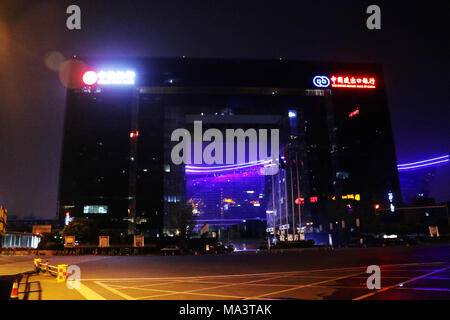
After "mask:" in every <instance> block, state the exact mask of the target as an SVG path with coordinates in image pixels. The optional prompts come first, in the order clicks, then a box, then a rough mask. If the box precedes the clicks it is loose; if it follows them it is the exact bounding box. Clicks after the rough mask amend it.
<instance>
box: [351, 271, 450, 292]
mask: <svg viewBox="0 0 450 320" xmlns="http://www.w3.org/2000/svg"><path fill="white" fill-rule="evenodd" d="M449 268H450V266H448V267H445V268H442V269H439V270H435V271H433V272H429V273H426V274H424V275H421V276H419V277H414V278H411V279H409V280H406V281H404V282H400V283H397V284H394V285H392V286H389V287H386V288H383V289H380V290H377V291H375V292H371V293H368V294H365V295H362V296H360V297H357V298H354V299H353V300H362V299H365V298H368V297H371V296H373V295H376V294H378V293H381V292H385V291H387V290H390V289H392V288H395V287H398V286H400V285H404V284H406V283H409V282H413V281H416V280H419V279H423V278H426V277H427V276H430V275H432V274H435V273H439V272H442V271H445V270H448V269H449Z"/></svg>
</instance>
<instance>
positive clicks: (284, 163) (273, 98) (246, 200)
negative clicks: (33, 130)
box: [59, 57, 401, 240]
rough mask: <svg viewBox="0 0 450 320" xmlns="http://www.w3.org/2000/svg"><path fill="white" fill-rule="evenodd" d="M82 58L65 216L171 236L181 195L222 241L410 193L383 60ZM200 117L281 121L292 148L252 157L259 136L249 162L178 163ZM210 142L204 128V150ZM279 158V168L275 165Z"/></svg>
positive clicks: (282, 137) (281, 234)
mask: <svg viewBox="0 0 450 320" xmlns="http://www.w3.org/2000/svg"><path fill="white" fill-rule="evenodd" d="M78 62H82V66H83V67H74V69H73V72H72V78H73V80H74V81H73V83H77V84H76V85H73V86H71V88H69V89H68V91H67V104H66V114H65V126H64V142H63V153H62V161H61V174H60V184H59V215H60V219H61V221H64V220H65V219H66V220H67V218H66V217H71V218H72V217H85V218H92V219H96V220H97V222H98V223H99V225H100V227H103V228H110V227H113V228H121V229H123V230H127V232H128V233H129V234H132V233H144V234H149V235H151V236H161V235H163V234H167V235H172V234H176V233H177V231H179V230H176V226H173V225H171V219H170V216H171V206H172V205H173V204H174V203H188V204H189V205H190V206H191V207H192V210H193V214H194V217H195V219H196V226H195V228H196V230H199V229H201V228H202V227H203V226H205V225H206V224H208V226H209V230H210V231H214V232H215V233H216V235H217V236H218V237H219V238H221V239H230V237H231V238H239V237H241V238H242V237H244V238H249V239H250V238H252V239H264V237H265V236H266V235H267V234H268V235H270V236H272V237H278V238H280V239H286V240H290V239H292V240H293V239H299V238H300V237H301V235H302V234H304V233H307V232H319V231H326V230H327V229H328V228H330V226H329V225H330V222H332V223H335V221H336V220H337V219H340V220H343V219H350V220H352V221H353V220H354V218H356V217H357V215H359V214H360V212H364V211H367V212H373V205H374V203H382V204H389V201H392V200H388V194H391V197H393V198H394V201H396V202H397V201H401V194H400V187H399V181H398V174H397V167H396V156H395V150H394V144H393V138H392V129H391V123H390V116H389V109H388V104H387V100H386V92H385V87H384V82H383V73H382V69H381V67H380V66H378V65H359V64H341V63H317V62H300V61H286V60H281V61H279V60H276V61H259V60H220V59H188V58H185V57H181V58H175V59H156V58H154V59H134V60H111V59H102V60H92V59H85V60H83V59H79V60H77V64H74V65H79V63H78ZM81 79H82V81H79V80H81ZM195 123H201V126H202V130H203V131H202V132H206V130H208V129H214V130H217V131H219V132H222V133H223V136H224V137H225V136H226V132H227V130H229V129H233V130H238V129H242V130H243V131H245V132H249V131H247V130H255V132H257V133H260V132H261V131H260V130H268V131H269V132H274V131H275V130H277V132H278V154H279V156H278V157H277V158H275V157H273V154H272V153H271V152H270V155H269V158H270V161H269V160H268V159H269V158H264V157H260V154H259V152H258V156H256V158H255V157H253V158H252V157H251V152H250V150H251V148H250V145H251V143H252V141H251V140H250V138H249V139H248V140H246V142H245V143H246V149H245V150H247V151H248V154H247V155H246V156H245V159H244V161H242V159H241V160H240V161H238V160H236V158H235V159H234V160H236V161H235V162H234V163H225V162H223V163H213V164H206V163H202V162H201V163H195V161H194V160H195V159H194V157H195V155H194V153H195V152H192V154H191V159H190V160H192V161H191V163H187V164H175V163H174V162H173V157H172V151H173V148H174V147H175V145H176V144H177V143H178V142H177V141H172V140H173V139H172V134H173V133H174V131H175V130H177V129H180V128H183V129H186V130H187V131H188V132H189V133H190V134H192V136H194V135H195V125H194V124H195ZM271 130H272V131H271ZM203 138H204V136H203ZM209 141H211V139H210V140H209ZM232 143H233V144H234V143H236V140H233V142H232ZM207 145H208V142H207V139H203V141H202V150H204V149H205V148H207ZM194 148H195V147H194ZM223 148H224V149H223V151H224V157H225V156H226V155H225V153H226V151H227V150H228V149H226V147H225V146H224V147H223ZM233 149H234V146H233ZM268 149H269V150H271V146H268ZM194 151H195V150H194ZM215 155H217V154H215ZM235 156H236V155H235ZM270 166H272V167H273V166H276V168H277V170H275V171H274V172H276V173H275V174H267V173H264V168H266V167H270ZM340 220H339V221H340Z"/></svg>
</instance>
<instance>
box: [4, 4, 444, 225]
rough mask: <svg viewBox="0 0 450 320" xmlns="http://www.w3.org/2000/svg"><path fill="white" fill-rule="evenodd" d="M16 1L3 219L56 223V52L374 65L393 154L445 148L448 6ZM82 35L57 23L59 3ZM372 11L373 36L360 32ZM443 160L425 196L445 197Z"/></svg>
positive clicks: (8, 51) (60, 98)
mask: <svg viewBox="0 0 450 320" xmlns="http://www.w3.org/2000/svg"><path fill="white" fill-rule="evenodd" d="M412 3H413V2H411V1H374V2H372V1H370V2H369V1H336V0H335V1H322V0H314V1H299V0H297V1H262V0H259V1H253V0H251V1H244V0H240V1H234V0H229V1H211V0H210V1H203V0H196V1H171V0H164V1H163V0H160V1H132V0H129V1H96V0H91V1H79V0H72V1H63V0H53V1H38V0H36V1H30V0H27V1H21V0H6V1H5V0H2V1H1V3H0V204H2V205H4V206H6V207H7V208H8V209H9V212H8V213H9V214H11V215H18V216H25V215H36V216H43V217H54V216H55V213H56V196H57V182H58V172H59V160H60V149H61V138H62V124H63V113H64V95H65V88H64V86H63V85H62V84H61V82H60V81H59V78H58V73H57V72H56V71H53V70H51V69H50V68H49V67H48V66H47V65H46V63H45V61H46V60H45V58H46V56H48V54H49V53H50V52H54V51H57V52H60V53H61V54H62V55H64V56H65V57H70V56H71V55H73V54H77V55H80V56H88V55H94V56H109V55H114V56H130V57H131V56H150V57H175V56H181V55H186V56H188V57H225V58H265V59H266V58H267V59H274V58H278V57H284V58H285V59H299V60H328V61H345V62H376V63H381V64H383V67H384V72H385V78H386V82H387V90H388V99H389V104H390V109H391V118H392V123H393V128H394V138H395V143H396V150H397V158H398V160H399V162H410V161H414V160H420V159H423V158H427V157H431V156H437V155H441V154H444V153H448V152H449V150H450V148H449V147H450V145H449V142H450V130H449V118H450V117H449V116H450V111H449V90H448V83H449V81H448V77H449V74H448V72H449V56H448V53H449V52H450V51H449V41H448V39H449V33H448V8H447V6H445V4H446V2H444V1H441V2H438V1H427V2H422V4H423V5H422V6H417V5H414V4H412ZM70 4H77V5H79V6H80V7H81V10H82V29H81V30H79V31H69V30H67V29H66V27H65V23H66V22H65V21H66V17H67V16H68V15H67V14H66V13H65V11H66V8H67V6H68V5H70ZM370 4H377V5H379V6H380V7H381V12H382V29H381V30H375V31H370V30H368V29H367V28H366V24H365V23H366V18H367V16H368V15H367V14H366V13H365V12H366V8H367V6H368V5H370ZM449 178H450V165H447V166H443V167H441V168H439V169H438V174H437V179H436V183H435V188H434V190H433V191H434V193H433V195H434V196H435V197H436V198H437V200H439V201H444V200H450V187H449V181H450V179H449Z"/></svg>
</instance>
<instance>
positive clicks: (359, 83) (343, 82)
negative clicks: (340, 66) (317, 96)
mask: <svg viewBox="0 0 450 320" xmlns="http://www.w3.org/2000/svg"><path fill="white" fill-rule="evenodd" d="M330 80H331V87H333V88H366V89H375V88H376V87H375V78H373V77H354V76H349V75H333V76H331V78H330Z"/></svg>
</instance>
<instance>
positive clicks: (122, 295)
mask: <svg viewBox="0 0 450 320" xmlns="http://www.w3.org/2000/svg"><path fill="white" fill-rule="evenodd" d="M94 283H95V284H97V285H99V286H100V287H103V288H105V289H106V290H109V291H111V292H112V293H114V294H116V295H118V296H120V297H122V298H124V299H126V300H136V299H135V298H133V297H131V296H129V295H127V294H125V293H123V292H120V291H119V290H116V289H114V288H111V287H110V286H108V285H106V284H104V283H101V282H100V281H94Z"/></svg>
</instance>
